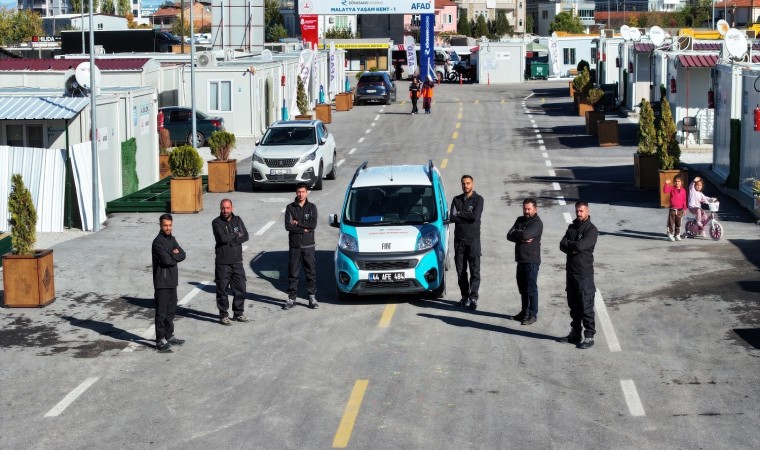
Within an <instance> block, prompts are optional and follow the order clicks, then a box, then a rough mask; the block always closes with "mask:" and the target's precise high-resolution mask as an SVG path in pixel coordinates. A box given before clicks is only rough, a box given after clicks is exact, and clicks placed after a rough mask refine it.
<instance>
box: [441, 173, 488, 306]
mask: <svg viewBox="0 0 760 450" xmlns="http://www.w3.org/2000/svg"><path fill="white" fill-rule="evenodd" d="M461 182H462V194H460V195H457V196H456V197H454V199H453V200H452V201H451V208H450V211H449V219H450V220H451V222H452V223H454V224H455V226H454V265H455V266H456V269H457V281H458V284H459V292H460V294H461V297H460V298H461V300H460V301H459V306H461V307H463V308H465V307H467V308H470V309H471V310H473V311H474V310H476V309H477V308H478V289H479V288H480V254H481V253H480V216H481V215H482V214H483V197H481V196H480V195H478V193H477V192H475V191H474V188H475V181H474V180H473V178H472V177H471V176H470V175H462V179H461ZM468 267H469V269H470V276H469V278H468V276H467V268H468Z"/></svg>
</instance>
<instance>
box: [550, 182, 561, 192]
mask: <svg viewBox="0 0 760 450" xmlns="http://www.w3.org/2000/svg"><path fill="white" fill-rule="evenodd" d="M552 188H553V189H554V190H555V191H559V190H561V188H560V187H559V183H557V182H556V181H555V182H554V183H552Z"/></svg>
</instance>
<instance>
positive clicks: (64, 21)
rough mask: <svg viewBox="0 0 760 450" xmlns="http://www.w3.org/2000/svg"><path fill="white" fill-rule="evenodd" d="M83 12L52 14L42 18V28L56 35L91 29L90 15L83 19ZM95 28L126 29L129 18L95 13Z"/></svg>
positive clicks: (93, 17) (47, 33) (47, 34)
mask: <svg viewBox="0 0 760 450" xmlns="http://www.w3.org/2000/svg"><path fill="white" fill-rule="evenodd" d="M82 19H83V18H82V15H81V14H61V15H58V16H50V17H43V18H42V29H43V30H44V31H45V36H55V35H58V34H60V33H61V31H63V30H82V29H84V31H89V30H90V17H89V16H88V15H85V16H84V20H82ZM92 21H93V27H92V28H93V29H94V30H95V31H98V30H126V29H128V28H129V27H128V26H127V18H126V17H121V16H112V15H110V14H101V13H97V14H93V15H92Z"/></svg>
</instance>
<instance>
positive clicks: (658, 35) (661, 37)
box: [649, 25, 665, 47]
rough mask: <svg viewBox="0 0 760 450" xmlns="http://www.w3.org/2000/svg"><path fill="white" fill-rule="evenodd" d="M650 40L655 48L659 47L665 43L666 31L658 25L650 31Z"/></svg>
mask: <svg viewBox="0 0 760 450" xmlns="http://www.w3.org/2000/svg"><path fill="white" fill-rule="evenodd" d="M649 39H651V40H652V44H654V46H655V47H659V46H661V45H662V43H663V42H665V31H664V30H663V29H662V28H660V27H658V26H657V25H655V26H653V27H652V28H650V29H649Z"/></svg>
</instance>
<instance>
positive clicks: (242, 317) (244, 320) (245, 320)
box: [232, 314, 250, 322]
mask: <svg viewBox="0 0 760 450" xmlns="http://www.w3.org/2000/svg"><path fill="white" fill-rule="evenodd" d="M232 320H235V321H237V322H250V320H248V318H247V317H246V316H244V315H242V314H240V315H239V316H234V317H233V318H232Z"/></svg>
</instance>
